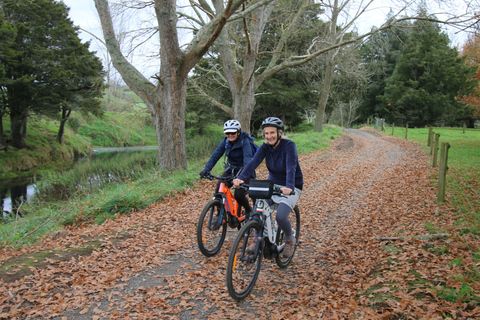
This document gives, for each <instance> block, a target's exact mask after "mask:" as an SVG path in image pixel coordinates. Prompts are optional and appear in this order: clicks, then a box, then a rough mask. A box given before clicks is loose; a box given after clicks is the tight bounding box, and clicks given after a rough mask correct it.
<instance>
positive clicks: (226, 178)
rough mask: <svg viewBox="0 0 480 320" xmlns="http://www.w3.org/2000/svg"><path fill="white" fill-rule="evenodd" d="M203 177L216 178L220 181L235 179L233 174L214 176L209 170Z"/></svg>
mask: <svg viewBox="0 0 480 320" xmlns="http://www.w3.org/2000/svg"><path fill="white" fill-rule="evenodd" d="M203 178H204V179H208V180H213V179H217V180H221V181H229V180H233V179H235V178H236V177H235V176H234V175H231V176H227V177H218V176H215V175H213V174H211V173H210V172H209V173H207V174H205V177H203Z"/></svg>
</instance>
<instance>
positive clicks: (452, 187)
mask: <svg viewBox="0 0 480 320" xmlns="http://www.w3.org/2000/svg"><path fill="white" fill-rule="evenodd" d="M428 131H429V129H428V128H414V129H412V128H409V129H408V131H407V132H406V129H405V128H401V127H397V128H393V135H394V136H395V137H400V138H405V133H407V139H408V140H412V141H415V142H418V143H419V144H420V145H421V146H422V147H423V148H424V150H425V152H427V153H429V154H430V153H432V148H431V147H428V146H427V142H428ZM432 131H433V133H434V134H435V133H438V134H439V135H440V136H439V148H440V146H441V144H442V143H444V142H447V143H448V144H449V145H450V148H449V149H448V161H447V165H448V171H447V186H446V190H447V193H446V201H449V202H451V203H452V204H453V205H454V206H455V207H456V209H457V210H458V212H459V216H460V218H461V220H464V222H465V223H466V224H467V225H468V230H467V232H471V233H473V234H479V235H480V209H479V208H480V196H479V193H480V187H479V182H478V181H480V160H479V159H480V129H468V128H467V129H466V130H465V133H464V131H463V128H432ZM385 133H386V134H388V135H392V127H387V128H386V129H385ZM439 156H440V149H439V150H438V157H439ZM439 162H440V159H438V163H439ZM432 164H433V156H432Z"/></svg>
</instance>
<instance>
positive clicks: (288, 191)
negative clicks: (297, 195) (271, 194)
mask: <svg viewBox="0 0 480 320" xmlns="http://www.w3.org/2000/svg"><path fill="white" fill-rule="evenodd" d="M280 190H282V193H283V194H284V195H286V196H289V195H290V193H292V191H293V190H292V189H290V188H280Z"/></svg>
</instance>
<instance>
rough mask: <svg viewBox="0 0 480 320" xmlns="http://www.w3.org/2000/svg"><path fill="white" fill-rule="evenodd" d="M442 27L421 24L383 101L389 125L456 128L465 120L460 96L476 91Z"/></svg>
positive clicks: (421, 22)
mask: <svg viewBox="0 0 480 320" xmlns="http://www.w3.org/2000/svg"><path fill="white" fill-rule="evenodd" d="M449 42H450V41H449V39H448V36H447V35H446V34H445V33H444V32H442V31H441V29H440V27H439V25H437V24H435V23H432V22H426V21H422V20H417V21H416V22H415V23H414V28H413V30H412V34H411V35H410V37H409V38H408V40H407V41H406V46H405V49H404V50H403V52H402V55H401V57H400V59H399V61H398V63H397V65H396V67H395V70H394V72H393V74H392V76H391V77H390V78H389V79H388V80H387V85H386V88H385V95H383V96H382V97H381V101H382V102H383V103H384V105H386V106H388V109H387V110H386V112H387V115H386V116H385V118H386V119H387V121H390V122H395V123H397V124H404V123H408V124H409V125H411V126H417V127H420V126H425V125H452V124H455V119H458V118H462V117H464V116H465V112H466V111H468V110H467V109H466V107H465V105H463V104H461V103H460V102H458V100H457V99H456V97H457V96H458V95H459V94H462V93H467V92H469V91H470V90H471V89H472V87H473V82H472V79H473V78H472V75H473V73H472V72H474V70H473V69H472V68H470V67H468V66H466V65H465V64H464V59H463V58H461V57H459V54H458V51H457V49H456V48H451V47H450V46H449Z"/></svg>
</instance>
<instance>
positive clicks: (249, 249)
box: [246, 237, 258, 254]
mask: <svg viewBox="0 0 480 320" xmlns="http://www.w3.org/2000/svg"><path fill="white" fill-rule="evenodd" d="M257 241H258V240H257V237H254V238H253V242H252V243H250V245H249V246H248V247H247V250H246V251H247V253H248V254H253V253H255V248H256V247H257Z"/></svg>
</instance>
